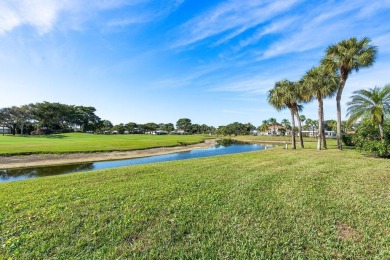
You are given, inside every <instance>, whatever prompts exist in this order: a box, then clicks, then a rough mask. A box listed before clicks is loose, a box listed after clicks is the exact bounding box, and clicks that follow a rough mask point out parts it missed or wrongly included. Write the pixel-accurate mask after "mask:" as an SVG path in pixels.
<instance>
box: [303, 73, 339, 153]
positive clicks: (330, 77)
mask: <svg viewBox="0 0 390 260" xmlns="http://www.w3.org/2000/svg"><path fill="white" fill-rule="evenodd" d="M301 84H302V89H301V91H302V92H303V94H302V96H303V97H304V99H305V101H307V102H310V101H312V100H313V99H317V100H318V140H317V150H321V143H322V144H323V148H324V149H327V146H326V137H325V126H324V125H325V123H324V102H323V100H324V98H327V97H331V96H334V94H335V92H336V90H337V88H338V86H339V77H338V75H337V74H336V73H335V72H333V71H330V70H327V69H326V68H325V67H324V66H318V67H314V68H312V69H310V70H309V71H307V72H306V74H305V75H304V76H303V78H302V80H301Z"/></svg>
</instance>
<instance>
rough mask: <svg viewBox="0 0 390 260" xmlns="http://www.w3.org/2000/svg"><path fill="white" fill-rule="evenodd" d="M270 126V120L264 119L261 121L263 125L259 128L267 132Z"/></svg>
mask: <svg viewBox="0 0 390 260" xmlns="http://www.w3.org/2000/svg"><path fill="white" fill-rule="evenodd" d="M268 126H269V124H268V120H263V121H262V122H261V126H259V128H258V129H259V130H260V131H261V132H265V131H267V130H268Z"/></svg>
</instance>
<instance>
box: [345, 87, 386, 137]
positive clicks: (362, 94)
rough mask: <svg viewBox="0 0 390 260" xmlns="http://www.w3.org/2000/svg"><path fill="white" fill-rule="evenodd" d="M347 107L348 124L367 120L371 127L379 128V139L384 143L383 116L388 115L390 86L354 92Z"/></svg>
mask: <svg viewBox="0 0 390 260" xmlns="http://www.w3.org/2000/svg"><path fill="white" fill-rule="evenodd" d="M347 105H348V110H347V111H348V113H347V115H349V116H350V118H349V121H350V122H356V121H357V120H358V119H362V118H369V119H370V121H371V123H372V124H373V125H377V126H378V127H379V133H380V138H381V140H382V141H384V139H385V134H384V130H383V123H384V121H385V115H386V114H389V113H390V84H389V85H386V86H384V87H383V88H380V87H375V88H373V89H369V90H364V89H362V90H357V91H354V92H353V95H352V96H351V101H349V102H348V103H347Z"/></svg>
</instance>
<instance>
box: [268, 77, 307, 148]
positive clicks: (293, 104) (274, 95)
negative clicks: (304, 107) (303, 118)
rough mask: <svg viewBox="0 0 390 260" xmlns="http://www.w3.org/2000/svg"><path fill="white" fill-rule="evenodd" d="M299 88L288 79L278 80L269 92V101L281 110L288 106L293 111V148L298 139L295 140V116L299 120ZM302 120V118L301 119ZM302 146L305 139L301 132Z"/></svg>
mask: <svg viewBox="0 0 390 260" xmlns="http://www.w3.org/2000/svg"><path fill="white" fill-rule="evenodd" d="M298 95H299V94H298V90H297V84H296V83H294V82H292V81H288V80H283V81H278V82H276V83H275V86H274V88H273V89H271V90H270V91H269V92H268V102H269V103H270V104H271V105H272V106H273V107H275V108H276V110H278V111H280V110H283V109H285V108H288V109H289V110H290V113H291V125H292V133H291V136H292V148H293V149H296V140H295V117H297V118H298V120H299V108H300V106H299V104H298V103H297V100H298ZM299 122H300V120H299ZM300 139H301V147H302V148H303V139H302V134H300Z"/></svg>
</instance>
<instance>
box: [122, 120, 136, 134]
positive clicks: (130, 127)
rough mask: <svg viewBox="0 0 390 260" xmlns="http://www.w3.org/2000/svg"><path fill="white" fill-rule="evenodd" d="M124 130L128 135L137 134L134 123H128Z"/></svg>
mask: <svg viewBox="0 0 390 260" xmlns="http://www.w3.org/2000/svg"><path fill="white" fill-rule="evenodd" d="M125 128H126V130H127V131H129V133H132V134H134V133H137V132H138V124H136V123H134V122H129V123H127V124H125Z"/></svg>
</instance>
